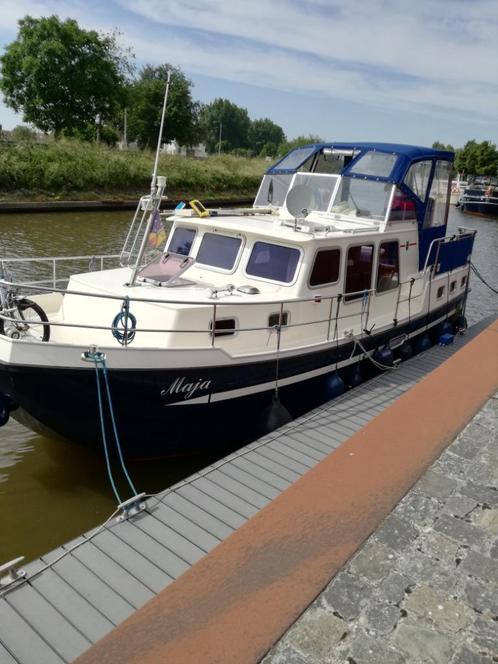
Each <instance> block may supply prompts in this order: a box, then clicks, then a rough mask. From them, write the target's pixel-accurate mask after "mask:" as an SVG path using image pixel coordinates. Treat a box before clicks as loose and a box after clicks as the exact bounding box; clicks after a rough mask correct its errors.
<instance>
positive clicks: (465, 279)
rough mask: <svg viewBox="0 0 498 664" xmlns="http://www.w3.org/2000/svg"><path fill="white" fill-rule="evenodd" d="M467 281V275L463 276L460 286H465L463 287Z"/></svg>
mask: <svg viewBox="0 0 498 664" xmlns="http://www.w3.org/2000/svg"><path fill="white" fill-rule="evenodd" d="M466 283H467V277H462V281H461V284H460V288H463V287H464V286H465V284H466Z"/></svg>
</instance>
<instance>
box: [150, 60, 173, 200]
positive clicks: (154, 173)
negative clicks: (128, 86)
mask: <svg viewBox="0 0 498 664" xmlns="http://www.w3.org/2000/svg"><path fill="white" fill-rule="evenodd" d="M170 80H171V70H168V78H167V80H166V90H165V91H164V102H163V112H162V114H161V126H160V128H159V136H158V137H157V148H156V159H155V161H154V171H153V173H152V180H151V183H150V193H151V194H154V193H155V191H156V179H157V167H158V165H159V153H160V151H161V139H162V137H163V128H164V118H165V115H166V104H167V103H168V93H169V82H170Z"/></svg>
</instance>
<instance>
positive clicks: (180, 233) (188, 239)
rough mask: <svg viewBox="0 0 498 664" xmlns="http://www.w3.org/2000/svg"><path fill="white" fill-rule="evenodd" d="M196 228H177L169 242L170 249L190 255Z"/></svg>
mask: <svg viewBox="0 0 498 664" xmlns="http://www.w3.org/2000/svg"><path fill="white" fill-rule="evenodd" d="M195 233H196V231H195V228H181V227H177V228H175V230H174V232H173V235H172V236H171V240H170V241H169V244H168V251H171V252H172V253H174V254H182V255H183V256H188V255H189V253H190V249H191V248H192V242H193V241H194V238H195Z"/></svg>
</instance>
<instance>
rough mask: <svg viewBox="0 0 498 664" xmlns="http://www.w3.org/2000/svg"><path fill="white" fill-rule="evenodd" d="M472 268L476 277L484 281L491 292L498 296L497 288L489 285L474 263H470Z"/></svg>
mask: <svg viewBox="0 0 498 664" xmlns="http://www.w3.org/2000/svg"><path fill="white" fill-rule="evenodd" d="M470 267H471V269H472V272H473V273H474V274H475V275H476V277H477V278H478V279H480V280H481V281H482V283H483V284H484V285H485V286H487V287H488V288H489V290H490V291H492V292H493V293H494V294H495V295H498V290H496V288H493V286H491V284H488V282H487V281H486V279H485V278H484V277H483V276H482V274H481V273H480V272H479V270H478V269H477V267H476V266H475V265H474V263H472V261H471V262H470Z"/></svg>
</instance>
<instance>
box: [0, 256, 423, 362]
mask: <svg viewBox="0 0 498 664" xmlns="http://www.w3.org/2000/svg"><path fill="white" fill-rule="evenodd" d="M101 258H102V259H105V258H114V256H103V257H101ZM421 280H422V276H418V277H413V278H411V279H409V280H407V281H404V282H399V283H398V285H397V286H396V287H395V288H393V289H391V291H392V293H393V294H394V293H395V294H396V304H395V310H394V315H393V321H394V324H395V326H396V325H397V321H398V313H399V309H400V307H401V305H403V304H405V303H408V313H410V308H411V306H412V304H413V303H414V302H415V301H416V300H417V299H418V298H421V297H422V296H423V294H424V288H423V287H422V288H416V287H415V286H416V285H417V282H420V281H421ZM2 288H3V289H5V290H7V291H9V290H10V291H15V292H17V293H19V292H20V291H23V292H24V293H26V292H27V293H28V294H29V293H37V294H43V293H46V294H52V293H60V294H61V295H74V296H81V297H85V298H88V297H90V298H96V299H105V300H113V301H116V302H119V304H120V307H121V308H122V306H123V303H124V301H125V303H126V311H127V312H131V311H132V308H133V305H134V304H136V303H146V304H166V305H171V304H175V305H186V306H204V307H206V306H208V307H211V312H212V313H211V321H210V328H209V329H206V327H202V328H181V329H179V328H173V329H171V328H160V327H154V328H146V327H139V326H134V327H133V331H134V333H135V334H136V333H141V334H158V333H159V334H172V335H182V334H184V335H185V334H194V335H195V334H199V335H208V339H209V341H208V343H207V344H206V345H201V344H200V345H196V346H195V347H196V348H199V349H202V348H204V347H206V348H207V347H215V346H217V344H216V341H217V339H218V338H221V339H223V338H224V337H225V336H226V331H224V330H223V329H220V328H218V329H217V322H218V321H220V320H221V319H224V318H226V315H225V312H226V311H227V310H228V309H231V313H232V315H233V309H234V307H237V308H239V307H255V306H256V307H258V306H259V307H270V306H272V307H275V308H277V307H278V310H279V317H278V322H276V324H274V325H260V326H248V327H237V328H236V329H234V330H233V332H234V333H235V332H236V333H237V334H239V333H248V332H262V331H265V332H267V333H268V332H272V331H275V332H276V333H277V335H278V345H279V346H280V336H281V334H282V332H283V331H284V330H291V329H294V328H304V327H311V326H326V332H325V333H324V334H323V336H321V337H320V338H316V339H315V340H314V341H316V343H320V342H330V341H335V340H336V339H337V338H338V334H339V328H341V330H342V331H344V330H345V329H347V327H348V326H351V328H354V329H355V331H356V332H355V333H356V334H358V335H359V336H360V337H362V336H367V335H369V334H370V333H371V330H372V328H373V325H372V321H371V320H370V317H371V305H372V302H373V300H374V296H375V295H376V294H377V290H376V289H364V290H361V291H355V292H349V293H341V294H335V295H320V294H316V295H313V296H311V297H303V298H292V299H287V300H286V299H279V300H264V301H261V300H260V299H256V300H254V301H250V300H246V301H236V302H234V301H233V299H230V300H228V301H223V300H222V299H219V298H218V297H217V298H216V299H215V300H214V301H210V300H208V299H204V300H196V301H193V300H177V299H175V300H171V299H170V300H166V299H162V298H141V297H126V298H123V297H122V296H118V295H110V294H102V293H94V292H84V291H77V290H68V289H63V288H58V287H57V286H56V287H53V286H52V287H50V288H49V287H47V286H43V285H40V284H38V283H36V284H35V283H28V282H14V281H9V280H7V279H5V278H4V279H0V289H2ZM384 294H385V293H382V295H384ZM352 300H353V301H354V302H356V303H357V304H359V310H358V307H354V308H351V307H350V306H349V305H350V304H352V303H353V302H352ZM307 303H308V304H321V303H328V306H327V308H326V313H321V315H320V316H317V317H316V318H310V319H309V320H301V321H296V322H293V321H286V322H285V323H284V316H285V312H286V310H288V308H290V307H293V306H296V305H299V304H307ZM321 312H323V308H322V309H321ZM8 313H11V312H10V311H9V312H8ZM412 314H413V311H412ZM408 317H409V316H408ZM0 319H2V320H3V321H4V322H9V323H16V322H18V321H19V319H18V318H15V317H13V316H12V315H7V312H6V311H5V310H4V311H3V312H2V311H0ZM23 322H24V323H26V324H28V325H29V323H30V322H32V323H33V324H34V325H35V324H36V325H37V326H40V325H49V326H50V327H52V326H53V327H67V328H77V329H88V330H103V331H108V332H111V333H113V334H114V333H116V332H119V333H122V332H123V326H122V325H121V326H119V327H118V326H116V325H96V324H85V323H81V322H71V321H62V320H54V319H53V318H52V319H51V320H49V321H48V322H43V321H40V320H36V321H30V320H29V319H25V320H24V321H23ZM374 322H375V321H374ZM369 328H370V329H369ZM124 337H125V339H124V343H123V346H127V345H129V344H128V343H127V338H126V334H125V335H124ZM303 345H306V344H303ZM280 350H282V349H280ZM285 350H289V347H287V346H286V347H285Z"/></svg>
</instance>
